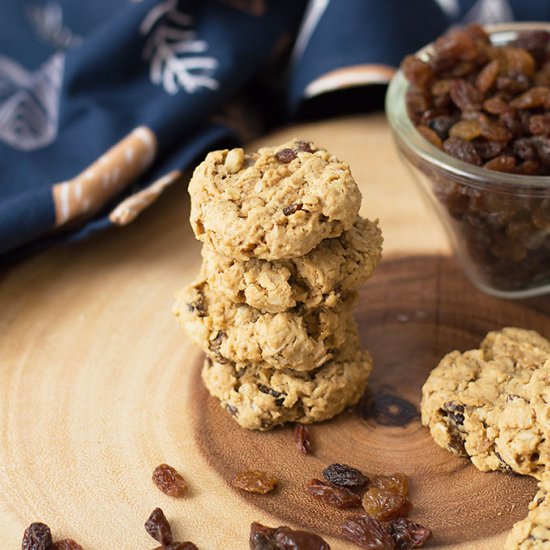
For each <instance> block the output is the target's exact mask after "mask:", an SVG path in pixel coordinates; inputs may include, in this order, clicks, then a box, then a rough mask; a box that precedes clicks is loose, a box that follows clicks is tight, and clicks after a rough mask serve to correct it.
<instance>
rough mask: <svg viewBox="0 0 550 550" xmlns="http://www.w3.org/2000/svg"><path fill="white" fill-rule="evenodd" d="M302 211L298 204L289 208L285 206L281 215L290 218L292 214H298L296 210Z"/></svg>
mask: <svg viewBox="0 0 550 550" xmlns="http://www.w3.org/2000/svg"><path fill="white" fill-rule="evenodd" d="M301 209H302V205H301V204H299V203H295V204H291V205H290V206H285V207H284V208H283V214H284V215H285V216H291V215H292V214H295V213H296V212H298V210H301Z"/></svg>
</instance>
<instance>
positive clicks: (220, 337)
mask: <svg viewBox="0 0 550 550" xmlns="http://www.w3.org/2000/svg"><path fill="white" fill-rule="evenodd" d="M226 338H227V333H226V332H224V331H223V330H219V331H218V333H217V334H216V336H215V338H214V339H212V340H210V343H209V344H208V348H209V349H210V351H211V352H212V353H213V354H214V355H215V356H216V360H217V361H218V363H222V364H225V363H227V358H226V357H224V356H223V355H222V354H221V352H220V349H221V347H222V344H223V341H224V340H225V339H226Z"/></svg>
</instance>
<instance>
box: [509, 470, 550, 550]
mask: <svg viewBox="0 0 550 550" xmlns="http://www.w3.org/2000/svg"><path fill="white" fill-rule="evenodd" d="M549 548H550V472H546V473H545V474H544V475H543V477H542V480H541V481H540V483H539V491H538V493H537V494H536V495H535V498H534V499H533V501H532V502H531V504H530V505H529V514H528V516H527V517H526V518H525V519H523V520H521V521H518V522H517V523H516V524H515V525H514V527H513V528H512V531H511V532H510V535H509V536H508V539H507V540H506V546H505V550H548V549H549Z"/></svg>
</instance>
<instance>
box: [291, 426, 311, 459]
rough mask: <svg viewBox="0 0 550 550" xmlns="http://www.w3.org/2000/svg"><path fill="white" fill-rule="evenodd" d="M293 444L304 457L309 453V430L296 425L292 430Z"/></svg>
mask: <svg viewBox="0 0 550 550" xmlns="http://www.w3.org/2000/svg"><path fill="white" fill-rule="evenodd" d="M294 442H295V443H296V447H297V449H298V450H299V451H300V452H301V453H302V454H304V455H308V454H310V453H311V439H310V435H309V428H308V427H307V426H304V425H303V424H296V427H295V428H294Z"/></svg>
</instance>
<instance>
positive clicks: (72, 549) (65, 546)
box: [52, 539, 83, 550]
mask: <svg viewBox="0 0 550 550" xmlns="http://www.w3.org/2000/svg"><path fill="white" fill-rule="evenodd" d="M52 548H53V550H83V548H82V546H80V544H78V542H75V541H74V540H73V539H63V540H58V541H57V542H54V543H53V547H52Z"/></svg>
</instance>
